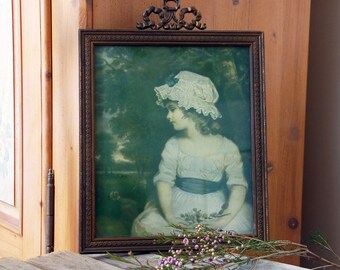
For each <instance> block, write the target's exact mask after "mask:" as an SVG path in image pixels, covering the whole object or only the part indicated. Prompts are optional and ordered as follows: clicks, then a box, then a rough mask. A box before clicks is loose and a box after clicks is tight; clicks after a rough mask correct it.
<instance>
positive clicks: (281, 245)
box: [111, 224, 340, 270]
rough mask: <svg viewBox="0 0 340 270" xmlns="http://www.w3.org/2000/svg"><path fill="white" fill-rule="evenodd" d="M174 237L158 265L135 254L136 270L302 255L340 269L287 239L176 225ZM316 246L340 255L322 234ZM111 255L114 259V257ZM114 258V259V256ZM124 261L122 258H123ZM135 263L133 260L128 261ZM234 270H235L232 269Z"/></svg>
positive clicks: (316, 236) (315, 238) (211, 265)
mask: <svg viewBox="0 0 340 270" xmlns="http://www.w3.org/2000/svg"><path fill="white" fill-rule="evenodd" d="M173 227H174V232H173V233H172V234H171V235H164V234H160V235H159V237H158V239H157V241H158V242H159V243H163V244H171V248H170V249H169V250H168V252H167V253H166V254H161V256H160V257H159V259H158V265H157V266H153V265H151V264H149V263H147V264H146V265H145V264H142V263H141V262H140V261H139V260H138V258H136V257H135V256H134V255H133V254H132V253H130V254H129V255H130V257H132V258H133V259H134V261H135V262H136V264H135V265H134V267H133V268H134V269H136V268H137V269H152V270H175V269H178V270H179V269H193V268H200V269H222V268H225V267H232V268H233V269H235V268H237V267H239V266H241V265H243V264H247V263H255V262H256V261H258V260H260V259H267V260H271V259H275V258H280V257H286V256H293V255H297V256H301V257H308V258H314V259H317V260H319V261H321V262H322V263H323V267H325V268H326V267H331V266H332V267H334V268H336V269H340V264H339V263H335V262H332V261H330V260H328V259H325V258H323V257H321V256H319V255H317V254H315V253H313V252H312V251H310V250H309V249H308V248H307V246H305V245H302V244H298V243H294V242H291V241H283V240H270V241H263V240H261V239H258V238H256V237H251V236H247V235H239V234H237V233H235V232H233V231H224V230H214V229H211V228H209V227H207V226H205V225H203V224H199V225H197V226H196V227H195V230H194V231H190V230H187V229H185V228H183V227H181V226H178V225H173ZM312 240H313V242H314V243H316V244H318V245H320V246H321V247H323V248H324V249H326V250H328V251H330V252H332V253H333V254H334V255H335V256H336V258H337V260H339V256H337V255H336V254H335V253H334V251H333V250H332V248H331V247H330V245H329V244H328V242H327V241H326V240H325V238H324V237H323V236H322V234H321V233H319V232H318V233H315V234H313V236H312ZM111 256H113V255H112V254H111ZM111 258H112V257H111ZM120 260H121V258H120ZM128 262H129V263H131V261H128ZM230 269H231V268H230Z"/></svg>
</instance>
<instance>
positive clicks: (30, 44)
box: [21, 0, 42, 258]
mask: <svg viewBox="0 0 340 270" xmlns="http://www.w3.org/2000/svg"><path fill="white" fill-rule="evenodd" d="M39 4H40V3H39V1H38V0H35V1H22V2H21V11H22V69H23V78H22V88H23V100H24V102H23V131H24V140H23V149H24V150H23V160H24V167H23V175H24V178H23V190H24V199H23V233H24V235H23V255H22V256H23V258H29V257H34V256H37V255H39V254H41V245H42V244H41V221H42V212H41V204H42V189H41V188H42V187H41V47H40V6H39Z"/></svg>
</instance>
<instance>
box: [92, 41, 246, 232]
mask: <svg viewBox="0 0 340 270" xmlns="http://www.w3.org/2000/svg"><path fill="white" fill-rule="evenodd" d="M94 59H95V63H94V64H95V67H94V72H95V74H94V79H95V82H94V109H95V116H94V117H95V172H96V190H95V192H96V195H95V197H96V208H95V209H96V236H97V237H117V236H129V235H130V228H131V223H132V221H133V220H134V218H135V217H136V216H137V215H138V213H140V212H141V211H142V210H143V207H144V205H145V202H146V201H147V199H148V198H150V197H152V194H153V184H152V177H153V175H154V174H155V173H156V171H157V167H158V164H159V161H160V153H161V151H162V149H163V147H164V144H165V142H166V141H167V140H168V139H169V137H171V136H172V135H173V134H174V131H173V129H172V126H171V125H170V124H169V123H168V121H167V120H166V113H167V112H166V110H165V109H164V108H161V107H160V106H157V105H156V96H155V92H154V87H155V86H159V85H162V84H164V83H166V81H167V79H168V78H169V77H171V76H175V75H176V74H177V73H178V72H179V71H182V70H188V71H192V72H196V73H199V74H201V75H204V76H207V77H210V78H211V79H212V81H213V82H214V84H215V86H216V88H217V89H218V91H219V94H220V99H219V102H218V104H217V107H218V108H219V110H220V111H221V113H222V115H223V117H222V119H221V121H220V123H221V126H222V129H223V135H224V136H226V137H228V138H230V139H231V140H233V141H234V142H235V143H236V144H237V145H238V147H239V149H240V151H241V153H242V157H243V162H244V164H245V174H246V176H247V178H248V180H250V175H251V165H250V164H251V153H250V151H251V150H250V148H251V145H250V129H251V124H250V123H251V121H250V90H249V85H250V75H249V49H248V48H246V47H235V46H233V47H227V48H226V47H166V46H164V47H150V46H97V47H95V54H94ZM250 184H251V183H250ZM250 193H251V192H250Z"/></svg>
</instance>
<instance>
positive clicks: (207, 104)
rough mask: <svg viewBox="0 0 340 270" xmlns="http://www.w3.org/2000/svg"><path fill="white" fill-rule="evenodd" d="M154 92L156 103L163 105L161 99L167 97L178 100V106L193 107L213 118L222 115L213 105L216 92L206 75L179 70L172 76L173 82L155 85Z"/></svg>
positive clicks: (216, 96)
mask: <svg viewBox="0 0 340 270" xmlns="http://www.w3.org/2000/svg"><path fill="white" fill-rule="evenodd" d="M155 92H156V96H157V101H156V103H157V104H158V105H161V106H164V104H163V101H164V100H166V99H169V100H172V101H176V102H178V106H179V107H182V108H184V109H185V110H188V109H190V108H193V109H195V110H196V112H198V113H200V114H203V115H204V116H208V115H209V116H210V117H211V118H212V119H214V120H216V119H217V118H220V117H222V115H221V114H220V112H219V111H218V109H217V108H216V107H215V103H216V102H217V100H218V92H217V90H216V88H215V85H214V84H213V82H212V81H211V80H210V79H209V78H208V77H205V76H202V75H199V74H196V73H193V72H190V71H181V72H179V73H178V74H177V75H176V76H175V77H174V83H172V84H171V83H169V84H164V85H161V86H158V87H155Z"/></svg>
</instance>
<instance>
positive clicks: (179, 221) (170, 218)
mask: <svg viewBox="0 0 340 270" xmlns="http://www.w3.org/2000/svg"><path fill="white" fill-rule="evenodd" d="M165 219H166V221H167V222H168V223H169V224H170V225H171V224H174V225H179V226H182V227H187V226H188V224H186V223H185V222H184V220H182V219H180V218H177V217H175V216H166V217H165Z"/></svg>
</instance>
